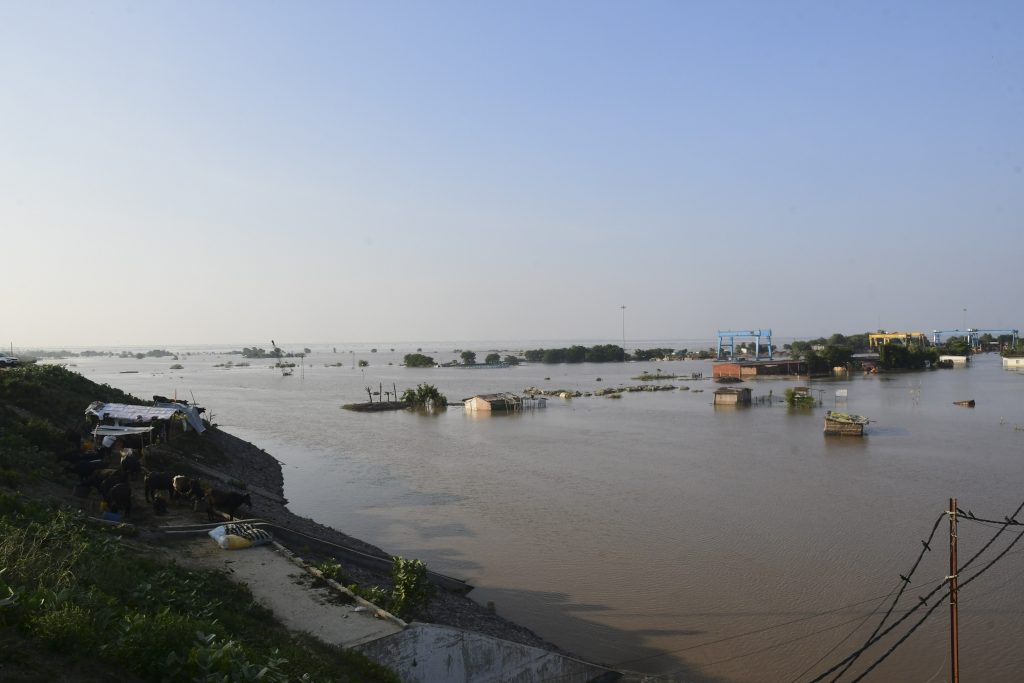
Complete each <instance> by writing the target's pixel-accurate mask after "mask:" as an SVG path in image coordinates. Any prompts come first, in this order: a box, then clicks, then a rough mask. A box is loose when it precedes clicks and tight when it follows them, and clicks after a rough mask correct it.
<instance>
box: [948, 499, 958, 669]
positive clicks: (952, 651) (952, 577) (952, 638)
mask: <svg viewBox="0 0 1024 683" xmlns="http://www.w3.org/2000/svg"><path fill="white" fill-rule="evenodd" d="M947 578H948V579H949V657H950V659H949V662H950V674H951V676H950V680H951V681H952V682H953V683H959V681H960V659H959V647H958V644H957V619H956V617H957V615H956V601H957V576H956V498H950V499H949V576H948V577H947Z"/></svg>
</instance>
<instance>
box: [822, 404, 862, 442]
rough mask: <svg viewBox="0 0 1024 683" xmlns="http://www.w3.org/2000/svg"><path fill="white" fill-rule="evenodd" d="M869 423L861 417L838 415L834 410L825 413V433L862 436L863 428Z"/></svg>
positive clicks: (848, 414)
mask: <svg viewBox="0 0 1024 683" xmlns="http://www.w3.org/2000/svg"><path fill="white" fill-rule="evenodd" d="M868 422H870V420H868V418H866V417H864V416H863V415H853V414H851V413H840V412H839V411H836V410H826V411H825V433H826V434H838V435H840V436H864V426H865V425H867V423H868Z"/></svg>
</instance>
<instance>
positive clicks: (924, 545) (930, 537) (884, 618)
mask: <svg viewBox="0 0 1024 683" xmlns="http://www.w3.org/2000/svg"><path fill="white" fill-rule="evenodd" d="M945 517H946V514H945V513H943V514H941V515H939V516H938V517H937V518H936V519H935V524H933V525H932V532H931V533H930V534H928V540H927V541H921V546H922V547H921V552H920V553H918V555H917V560H916V561H915V562H914V565H913V566H912V567H911V568H910V571H909V572H908V573H907V575H906V576H903V575H902V574H900V579H902V580H903V585H902V586H900V590H899V592H898V593H897V594H896V597H895V598H894V599H893V601H892V604H891V605H889V609H888V611H887V612H886V613H885V614H884V615H883V616H882V620H881V621H879V622H878V626H876V627H875V630H874V631H872V632H871V635H870V636H868V639H867V641H866V642H868V643H870V642H871V641H872V639H873V638H874V637H875V636H876V635H878V632H879V631H880V630H881V629H882V627H883V626H885V622H886V621H887V620H888V619H889V617H890V616H891V615H892V611H893V610H894V609H896V605H897V603H899V601H900V598H902V597H903V592H904V591H905V590H906V589H907V585H908V584H909V583H910V577H912V576H913V575H914V572H915V571H917V567H918V565H919V564H921V559H922V558H923V557H924V554H925V553H926V552H929V551H930V550H931V543H932V540H933V539H934V538H935V532H936V531H937V530H938V528H939V524H940V523H942V520H943V519H944V518H945ZM860 652H863V650H861V651H860ZM860 652H858V653H857V654H856V655H855V656H854V657H853V658H852V659H850V661H849V662H847V664H846V666H845V667H843V669H842V670H841V671H840V672H839V673H838V674H836V677H835V678H833V679H832V680H833V681H837V680H839V678H840V677H842V675H843V674H844V673H846V672H847V671H849V669H850V667H851V666H853V663H854V662H856V661H857V658H858V657H860ZM801 675H803V674H801Z"/></svg>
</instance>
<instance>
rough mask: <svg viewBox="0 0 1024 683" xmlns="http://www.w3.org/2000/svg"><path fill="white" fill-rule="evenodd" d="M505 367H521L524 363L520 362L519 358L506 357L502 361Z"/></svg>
mask: <svg viewBox="0 0 1024 683" xmlns="http://www.w3.org/2000/svg"><path fill="white" fill-rule="evenodd" d="M502 362H503V363H504V364H505V365H519V364H520V363H521V362H522V361H521V360H519V357H518V356H505V359H504V360H503V361H502Z"/></svg>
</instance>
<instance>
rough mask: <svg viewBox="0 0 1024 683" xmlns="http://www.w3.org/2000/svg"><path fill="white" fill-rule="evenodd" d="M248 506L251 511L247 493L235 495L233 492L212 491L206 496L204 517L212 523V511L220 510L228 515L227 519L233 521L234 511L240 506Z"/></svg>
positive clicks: (213, 518)
mask: <svg viewBox="0 0 1024 683" xmlns="http://www.w3.org/2000/svg"><path fill="white" fill-rule="evenodd" d="M243 504H244V505H248V506H249V509H250V510H251V509H252V499H251V498H250V497H249V494H248V493H244V494H243V493H236V492H234V491H221V490H220V489H212V490H211V491H210V492H209V493H207V494H206V516H207V518H208V519H209V520H210V521H211V522H212V521H214V520H215V519H216V516H215V515H214V510H215V509H216V510H221V511H222V512H226V513H228V517H230V518H231V520H232V521H233V520H234V519H235V510H237V509H238V508H239V507H240V506H241V505H243Z"/></svg>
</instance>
